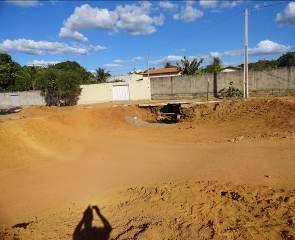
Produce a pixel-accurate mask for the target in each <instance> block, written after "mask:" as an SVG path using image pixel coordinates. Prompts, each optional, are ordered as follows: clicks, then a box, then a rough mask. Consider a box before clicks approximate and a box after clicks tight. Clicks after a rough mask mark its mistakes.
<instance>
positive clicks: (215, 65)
mask: <svg viewBox="0 0 295 240" xmlns="http://www.w3.org/2000/svg"><path fill="white" fill-rule="evenodd" d="M222 68H223V66H222V61H221V60H220V58H218V57H215V58H213V61H212V63H211V64H209V65H208V66H207V67H206V71H207V72H209V73H219V72H221V70H222Z"/></svg>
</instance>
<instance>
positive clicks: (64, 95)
mask: <svg viewBox="0 0 295 240" xmlns="http://www.w3.org/2000/svg"><path fill="white" fill-rule="evenodd" d="M37 85H38V88H39V89H40V90H41V94H42V95H43V96H44V97H45V102H46V105H48V106H71V105H75V104H77V101H78V99H79V95H80V93H81V88H80V78H79V75H78V74H77V73H76V72H72V71H69V70H61V69H55V68H54V67H49V68H48V69H46V70H44V71H42V72H40V73H39V76H38V78H37Z"/></svg>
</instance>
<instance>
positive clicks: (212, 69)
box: [206, 57, 222, 97]
mask: <svg viewBox="0 0 295 240" xmlns="http://www.w3.org/2000/svg"><path fill="white" fill-rule="evenodd" d="M206 70H207V71H208V72H209V73H213V94H214V97H218V92H217V73H219V72H221V70H222V61H221V60H220V58H218V57H215V58H213V61H212V63H211V64H209V65H208V66H207V68H206Z"/></svg>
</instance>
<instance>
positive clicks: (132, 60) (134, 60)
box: [131, 56, 143, 62]
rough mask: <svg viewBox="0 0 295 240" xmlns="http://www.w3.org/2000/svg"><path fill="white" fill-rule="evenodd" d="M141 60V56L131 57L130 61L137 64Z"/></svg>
mask: <svg viewBox="0 0 295 240" xmlns="http://www.w3.org/2000/svg"><path fill="white" fill-rule="evenodd" d="M142 59H143V57H141V56H137V57H133V58H132V59H131V62H138V61H141V60H142Z"/></svg>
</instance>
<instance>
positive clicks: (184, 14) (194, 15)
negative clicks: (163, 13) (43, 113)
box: [173, 1, 204, 22]
mask: <svg viewBox="0 0 295 240" xmlns="http://www.w3.org/2000/svg"><path fill="white" fill-rule="evenodd" d="M193 4H194V2H193V1H187V2H186V4H185V6H184V7H182V8H181V10H180V12H179V13H175V14H174V15H173V18H174V19H175V20H182V21H184V22H193V21H195V20H196V19H198V18H200V17H202V16H203V15H204V13H203V12H202V11H201V10H199V9H197V8H194V7H193Z"/></svg>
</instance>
